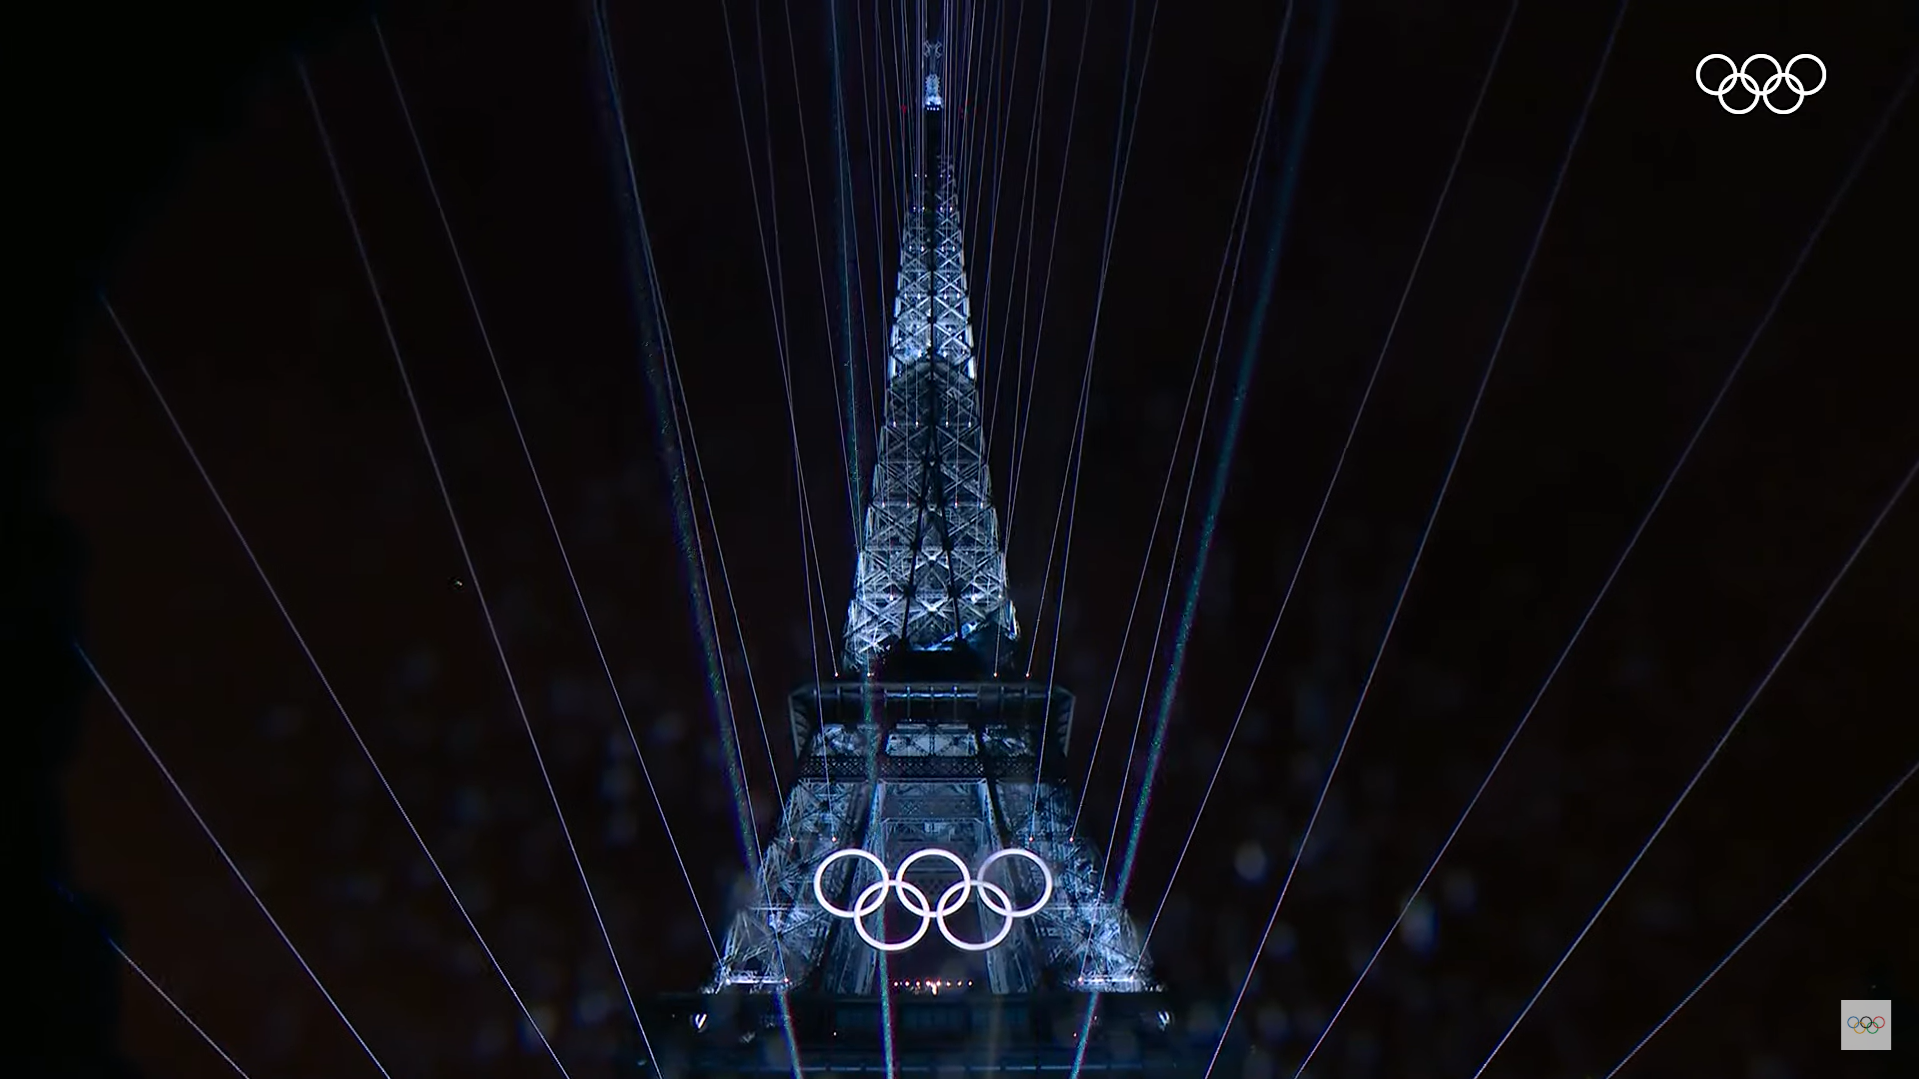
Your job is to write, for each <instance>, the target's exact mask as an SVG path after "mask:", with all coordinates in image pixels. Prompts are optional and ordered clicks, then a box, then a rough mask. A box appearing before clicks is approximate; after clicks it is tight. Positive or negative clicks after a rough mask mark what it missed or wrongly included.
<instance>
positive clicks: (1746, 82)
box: [1692, 52, 1826, 116]
mask: <svg viewBox="0 0 1919 1079" xmlns="http://www.w3.org/2000/svg"><path fill="white" fill-rule="evenodd" d="M1714 60H1724V61H1725V62H1726V66H1727V67H1729V68H1731V69H1732V71H1731V72H1730V73H1729V74H1727V75H1726V76H1725V77H1724V78H1722V79H1720V80H1719V82H1718V85H1717V86H1716V87H1713V86H1708V85H1706V65H1707V64H1709V63H1712V62H1713V61H1714ZM1754 60H1764V61H1765V62H1766V63H1768V64H1771V65H1772V74H1770V75H1767V76H1766V81H1765V82H1763V83H1761V82H1760V81H1759V80H1758V79H1755V78H1753V77H1752V76H1751V75H1750V74H1748V73H1747V72H1746V69H1747V68H1748V67H1751V66H1752V62H1753V61H1754ZM1801 60H1811V61H1812V62H1813V64H1814V65H1816V66H1817V67H1818V68H1819V85H1817V86H1813V87H1808V86H1807V85H1806V84H1805V83H1804V82H1801V81H1800V79H1799V76H1797V75H1794V74H1793V73H1792V68H1793V65H1794V64H1797V63H1798V62H1799V61H1801ZM1692 81H1693V82H1694V83H1695V84H1697V85H1698V87H1699V88H1700V89H1701V90H1704V91H1705V92H1706V93H1708V94H1710V95H1711V96H1713V97H1716V98H1718V99H1719V107H1720V108H1722V109H1725V110H1726V111H1727V112H1729V113H1732V114H1733V115H1735V116H1744V115H1745V114H1747V113H1749V112H1751V111H1752V110H1754V109H1756V108H1758V107H1759V103H1760V102H1762V101H1763V102H1765V103H1766V109H1767V111H1769V112H1772V113H1774V114H1776V115H1779V116H1785V115H1788V114H1790V113H1795V112H1798V111H1799V106H1801V105H1804V104H1805V103H1806V99H1807V98H1809V97H1811V96H1812V95H1814V94H1816V93H1818V92H1819V91H1821V90H1823V89H1825V87H1826V62H1825V61H1824V60H1821V59H1819V58H1818V57H1817V56H1814V55H1813V54H1811V53H1809V52H1802V53H1799V54H1798V55H1796V56H1794V57H1793V58H1792V59H1790V60H1787V61H1786V62H1785V63H1784V64H1781V63H1780V62H1779V61H1778V60H1777V59H1775V58H1773V57H1772V56H1769V55H1767V54H1766V53H1763V52H1756V53H1753V54H1752V55H1751V56H1748V57H1746V62H1745V63H1743V64H1735V63H1733V62H1732V57H1730V56H1727V55H1726V54H1725V53H1723V52H1716V53H1713V54H1711V55H1710V56H1707V57H1705V58H1704V59H1702V60H1700V61H1699V63H1698V64H1697V65H1695V66H1694V67H1693V69H1692ZM1735 86H1736V87H1738V88H1739V89H1741V90H1744V91H1745V92H1746V93H1749V94H1751V95H1752V102H1751V103H1750V104H1748V105H1747V106H1746V107H1745V108H1743V109H1735V108H1733V107H1732V105H1731V104H1729V103H1728V102H1727V101H1726V94H1727V93H1729V92H1730V91H1731V90H1732V89H1733V88H1734V87H1735ZM1781 86H1784V87H1785V88H1786V89H1788V90H1790V91H1792V92H1793V93H1795V94H1797V95H1798V100H1796V101H1794V102H1793V103H1792V107H1791V108H1789V109H1781V108H1778V107H1776V106H1774V105H1773V103H1772V92H1773V91H1774V90H1777V89H1779V88H1780V87H1781Z"/></svg>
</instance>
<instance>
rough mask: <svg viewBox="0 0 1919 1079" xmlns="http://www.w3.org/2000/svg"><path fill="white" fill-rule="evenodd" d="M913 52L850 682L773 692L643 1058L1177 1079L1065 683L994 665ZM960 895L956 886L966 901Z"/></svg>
mask: <svg viewBox="0 0 1919 1079" xmlns="http://www.w3.org/2000/svg"><path fill="white" fill-rule="evenodd" d="M923 55H924V56H925V57H926V59H927V62H928V63H927V66H928V70H927V71H925V72H923V75H924V77H925V86H926V88H927V94H926V97H925V99H924V100H923V102H922V105H923V111H922V113H921V119H922V121H923V122H922V124H921V127H922V132H921V136H920V138H921V140H922V142H921V145H922V146H924V147H927V148H928V153H927V154H926V155H924V157H925V159H926V160H927V161H928V162H929V166H928V167H925V168H924V169H923V170H922V174H921V177H920V180H919V183H918V185H917V190H918V191H919V192H920V193H921V194H922V195H925V194H926V193H927V192H929V191H930V192H931V197H930V198H927V197H920V198H916V200H915V203H914V205H913V206H912V207H911V209H910V212H909V213H908V215H907V220H906V222H905V225H904V228H903V229H902V233H901V240H900V271H899V277H898V285H897V288H898V292H897V296H896V298H895V301H894V307H893V325H892V332H891V335H890V337H889V339H888V353H887V369H886V370H887V381H886V394H885V414H884V416H883V417H882V419H881V423H880V425H879V431H878V437H879V453H878V463H877V465H876V466H875V468H874V471H873V486H872V490H871V493H870V498H869V501H868V503H867V505H866V507H865V517H864V528H863V533H862V535H861V536H860V538H859V544H860V546H859V558H858V563H857V569H856V572H855V580H854V593H853V599H852V603H851V605H850V608H849V610H848V615H847V623H846V633H845V639H844V649H845V661H846V662H845V669H846V670H848V671H849V672H850V677H848V678H846V679H844V680H839V681H824V682H819V683H815V684H811V685H806V686H802V687H801V688H799V689H798V690H796V691H794V693H793V694H792V695H791V697H790V698H789V717H790V721H791V726H792V736H793V745H794V749H795V752H796V754H797V756H798V769H797V776H796V778H795V781H794V784H793V788H792V792H791V794H790V795H789V796H788V797H787V799H786V804H785V811H784V815H783V816H782V817H781V819H780V821H779V824H778V829H777V832H776V833H775V835H774V836H773V838H772V841H771V842H769V843H768V844H767V845H766V847H765V851H764V855H763V857H762V858H761V859H760V863H759V866H758V875H757V877H756V878H755V879H754V881H753V882H752V893H751V897H750V899H749V900H748V901H747V902H745V903H743V904H742V905H741V906H739V907H738V908H737V909H736V910H735V912H734V913H733V915H732V918H731V922H730V924H729V926H728V928H727V931H726V934H725V941H724V946H723V949H722V955H721V957H720V959H719V961H718V963H717V964H716V965H715V968H714V971H713V977H712V979H711V981H710V982H709V983H708V984H707V985H706V987H705V989H704V990H703V991H702V992H701V993H699V994H687V995H685V996H683V997H661V998H656V1000H655V1001H654V1002H653V1011H654V1014H655V1016H656V1018H658V1019H659V1020H661V1021H660V1022H658V1023H657V1024H654V1023H649V1029H659V1030H663V1031H677V1032H679V1036H677V1037H676V1036H671V1035H669V1036H667V1037H666V1040H664V1041H662V1042H658V1043H656V1044H655V1045H654V1050H656V1051H657V1054H658V1059H657V1061H656V1062H655V1061H649V1062H648V1063H647V1064H646V1065H645V1067H647V1068H652V1067H658V1068H659V1069H661V1070H662V1071H663V1072H666V1073H668V1074H669V1075H673V1076H680V1075H744V1074H748V1073H757V1074H766V1075H769V1076H771V1075H791V1074H794V1072H793V1071H792V1069H791V1060H792V1058H790V1057H788V1056H787V1054H788V1053H792V1052H797V1053H798V1054H800V1058H801V1060H802V1061H803V1065H804V1071H805V1072H807V1073H813V1072H817V1071H822V1070H824V1071H833V1072H838V1071H841V1070H847V1071H873V1070H880V1069H881V1065H882V1062H884V1064H885V1065H886V1067H890V1068H892V1069H893V1070H895V1071H909V1072H921V1071H925V1072H931V1071H942V1072H943V1071H944V1070H950V1069H953V1068H958V1069H959V1070H961V1071H966V1072H983V1073H989V1074H991V1073H1000V1072H1018V1071H1035V1072H1037V1071H1068V1070H1072V1069H1074V1068H1075V1067H1076V1066H1077V1065H1076V1064H1075V1061H1076V1060H1077V1061H1080V1062H1081V1063H1083V1064H1084V1065H1085V1066H1086V1067H1088V1068H1091V1069H1093V1070H1097V1071H1103V1072H1112V1071H1121V1072H1125V1073H1127V1074H1129V1075H1133V1076H1144V1075H1148V1074H1151V1075H1167V1076H1175V1075H1179V1076H1185V1075H1197V1074H1198V1072H1197V1070H1196V1069H1195V1068H1194V1067H1193V1060H1194V1056H1193V1053H1192V1052H1190V1050H1191V1048H1192V1046H1191V1044H1190V1037H1189V1034H1188V1033H1187V1032H1182V1031H1180V1030H1179V1024H1178V1023H1177V1022H1176V1021H1175V1019H1174V1015H1175V1010H1174V1007H1175V1006H1174V1004H1173V1003H1172V1001H1171V999H1170V998H1169V997H1168V996H1167V995H1166V993H1165V992H1164V991H1163V990H1162V988H1161V987H1160V985H1159V984H1158V983H1157V981H1156V980H1155V977H1154V974H1153V967H1152V963H1151V962H1150V961H1149V959H1148V958H1147V956H1146V954H1145V952H1144V947H1143V942H1142V941H1141V939H1140V935H1139V932H1138V930H1137V928H1136V926H1135V925H1134V923H1133V921H1132V919H1131V918H1130V917H1129V916H1128V915H1127V913H1126V912H1125V911H1124V910H1123V909H1121V907H1120V906H1119V905H1118V904H1117V903H1115V902H1114V901H1113V900H1112V899H1111V898H1110V897H1109V896H1108V895H1107V894H1106V893H1105V891H1104V889H1103V882H1102V876H1103V874H1102V865H1103V860H1102V858H1101V856H1100V854H1099V852H1098V851H1097V850H1095V849H1094V848H1093V847H1092V846H1091V845H1089V844H1087V843H1086V842H1084V841H1082V840H1081V839H1080V838H1079V837H1077V836H1075V835H1073V834H1072V832H1071V824H1072V821H1073V818H1074V816H1075V814H1074V804H1073V799H1072V796H1071V795H1070V794H1069V792H1068V788H1067V783H1066V780H1065V774H1066V770H1065V767H1064V765H1065V758H1066V749H1067V745H1068V733H1069V731H1070V726H1071V720H1072V707H1073V698H1072V695H1071V694H1069V693H1067V692H1066V691H1065V690H1064V689H1061V688H1058V687H1056V686H1053V685H1051V684H1042V683H1034V682H1031V681H1029V680H1026V679H1025V678H1024V677H1022V676H1020V675H1017V674H1010V673H1005V672H1003V671H1002V667H1011V666H1012V664H1011V663H1010V659H1011V657H1012V656H1013V655H1014V654H1015V648H1016V647H1017V645H1018V643H1019V642H1018V640H1017V638H1018V623H1017V622H1016V620H1015V618H1014V613H1013V607H1012V603H1011V601H1010V600H1009V598H1008V596H1007V590H1006V566H1005V557H1004V555H1003V553H1002V550H1001V547H1000V537H999V522H998V517H997V515H996V514H995V512H994V510H993V507H992V505H991V502H990V494H991V490H990V484H989V480H988V474H987V463H986V455H985V446H984V439H983V437H982V433H981V429H980V399H979V391H978V387H977V385H976V380H977V376H978V368H977V365H976V362H975V357H974V352H973V335H972V328H971V326H970V322H969V320H970V318H971V313H970V308H969V305H968V301H967V292H966V288H967V285H966V273H965V263H964V258H963V256H962V252H961V232H960V226H959V206H958V203H957V192H958V190H959V185H958V184H957V183H956V182H955V181H954V178H953V170H952V168H951V166H950V163H949V162H946V161H943V160H939V159H938V158H936V157H935V156H934V155H933V154H932V153H931V148H934V147H938V146H939V145H940V140H939V137H938V122H939V119H940V110H941V108H942V101H941V98H940V95H939V94H938V88H939V85H940V83H939V81H938V74H939V72H938V71H937V70H935V68H936V67H937V63H938V60H939V55H940V54H939V50H938V49H937V47H929V48H927V49H926V50H925V51H924V53H923ZM929 661H930V662H929ZM929 851H930V852H931V853H929ZM1009 855H1010V856H1009ZM887 867H896V868H894V869H892V870H890V871H889V870H888V869H887ZM889 872H890V873H891V874H892V875H890V876H889V875H888V874H889ZM989 873H990V880H989V879H988V875H989ZM969 881H970V882H973V883H972V884H971V885H970V886H969V885H967V884H966V883H965V882H969ZM969 887H970V889H977V890H979V891H980V892H983V893H984V894H983V895H981V897H980V899H979V901H977V902H963V900H965V899H966V895H967V893H968V891H969ZM889 892H891V893H893V894H894V895H895V896H896V899H897V901H894V902H888V901H887V897H888V894H889ZM921 908H925V909H923V910H922V909H921ZM1009 912H1010V913H1009ZM949 921H950V922H951V923H952V924H950V925H949ZM935 922H937V928H938V930H939V931H938V932H937V933H929V932H926V929H927V927H928V926H929V925H933V924H934V923H935ZM906 940H910V941H911V943H910V945H898V946H896V942H900V941H906ZM875 941H878V942H881V944H884V945H886V947H880V946H876V944H875V943H874V942H875ZM955 942H958V943H955ZM1095 1001H1103V1003H1100V1004H1099V1006H1098V1011H1097V1013H1096V1017H1095V1018H1094V1019H1093V1020H1092V1021H1091V1025H1087V1026H1085V1027H1084V1029H1085V1030H1086V1031H1087V1032H1088V1034H1087V1039H1088V1040H1087V1041H1086V1044H1085V1045H1084V1046H1081V1045H1080V1039H1081V1037H1082V1034H1081V1024H1082V1020H1083V1019H1084V1017H1086V1016H1087V1015H1088V1014H1089V1012H1088V1008H1089V1007H1090V1006H1091V1005H1092V1004H1093V1003H1094V1002H1095ZM886 1016H890V1017H891V1018H890V1020H889V1019H886V1018H885V1017H886ZM687 1037H690V1038H691V1041H688V1040H685V1039H686V1038H687ZM1182 1039H1186V1040H1182ZM882 1043H884V1046H885V1049H884V1052H883V1053H882V1051H881V1048H880V1047H881V1044H882Z"/></svg>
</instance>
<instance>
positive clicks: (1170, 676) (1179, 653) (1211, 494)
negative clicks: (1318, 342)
mask: <svg viewBox="0 0 1919 1079" xmlns="http://www.w3.org/2000/svg"><path fill="white" fill-rule="evenodd" d="M1338 10H1339V5H1338V0H1322V2H1321V3H1320V5H1319V10H1318V21H1317V25H1316V26H1315V27H1314V32H1313V43H1312V49H1311V53H1310V55H1309V58H1308V60H1307V65H1306V72H1305V77H1304V80H1303V82H1302V83H1301V85H1300V91H1299V100H1298V101H1297V102H1296V103H1295V105H1294V117H1293V127H1292V132H1291V137H1290V138H1289V139H1288V141H1287V147H1286V155H1285V157H1284V159H1283V160H1282V161H1281V163H1280V171H1279V176H1278V180H1277V183H1276V185H1275V191H1274V200H1273V202H1274V216H1273V223H1272V226H1271V233H1270V235H1269V236H1268V237H1267V241H1266V259H1265V262H1264V265H1263V266H1262V267H1261V270H1260V277H1259V285H1258V291H1257V292H1256V293H1255V294H1254V299H1253V310H1252V315H1251V317H1250V320H1249V322H1248V324H1247V327H1246V330H1245V341H1246V343H1245V345H1244V347H1243V348H1242V349H1241V351H1240V357H1239V366H1238V369H1237V371H1236V372H1235V375H1234V381H1233V386H1232V389H1231V392H1230V396H1229V397H1228V398H1227V400H1228V404H1227V411H1226V423H1225V426H1224V427H1223V428H1222V430H1221V433H1220V442H1219V447H1218V449H1217V450H1216V451H1215V457H1216V460H1215V464H1214V466H1213V480H1212V485H1211V488H1210V490H1208V492H1207V497H1206V504H1205V507H1204V508H1203V509H1201V510H1200V517H1199V539H1198V541H1197V545H1196V547H1195V549H1194V553H1193V556H1192V568H1191V569H1190V570H1189V571H1188V574H1187V585H1186V595H1185V598H1184V599H1183V600H1182V602H1181V607H1180V613H1179V622H1178V624H1177V625H1176V626H1175V628H1174V630H1173V638H1172V654H1171V656H1170V657H1169V658H1168V660H1167V663H1166V673H1165V674H1164V675H1163V676H1162V680H1161V684H1160V696H1159V706H1158V709H1157V711H1156V712H1155V714H1154V716H1153V726H1152V733H1151V734H1150V735H1149V736H1148V738H1147V741H1146V763H1145V769H1144V773H1143V774H1142V775H1141V777H1140V781H1139V793H1138V794H1136V795H1135V796H1134V799H1133V814H1132V816H1133V819H1132V828H1131V831H1130V833H1129V834H1128V836H1127V838H1126V844H1125V853H1124V854H1123V855H1122V856H1121V859H1120V863H1119V873H1118V875H1117V876H1116V877H1115V879H1114V884H1113V892H1114V894H1115V895H1116V896H1119V897H1121V898H1122V899H1123V898H1124V897H1125V895H1126V889H1127V886H1128V885H1129V884H1131V883H1132V875H1133V865H1134V862H1135V860H1136V859H1137V858H1138V856H1139V836H1140V829H1141V827H1142V826H1143V825H1144V824H1145V822H1146V811H1147V808H1148V807H1149V806H1150V804H1151V802H1152V796H1153V782H1154V780H1155V779H1156V778H1157V777H1158V773H1159V766H1160V763H1161V761H1162V760H1163V759H1164V757H1165V752H1166V725H1167V724H1168V723H1169V722H1170V721H1171V719H1172V711H1173V700H1174V698H1175V697H1176V696H1177V694H1178V692H1179V679H1180V675H1181V673H1182V672H1183V670H1184V667H1185V659H1186V648H1187V646H1188V645H1189V644H1190V643H1191V642H1192V635H1193V623H1194V620H1195V619H1196V618H1197V617H1198V615H1199V598H1200V592H1201V589H1202V585H1203V584H1204V581H1205V577H1206V564H1207V560H1208V556H1209V555H1210V554H1211V551H1212V547H1213V537H1214V534H1215V533H1216V531H1217V529H1218V527H1219V519H1220V512H1221V508H1222V506H1223V505H1224V503H1225V500H1226V488H1227V482H1228V480H1229V479H1230V478H1231V476H1232V465H1233V456H1234V451H1235V450H1236V449H1237V448H1238V444H1239V436H1240V433H1241V431H1242V429H1243V424H1244V421H1245V417H1246V400H1247V398H1248V397H1249V396H1250V395H1251V393H1252V383H1253V375H1254V373H1255V372H1256V371H1257V370H1258V367H1259V356H1260V351H1261V346H1262V345H1263V344H1264V339H1265V331H1266V319H1267V316H1268V314H1269V313H1270V312H1271V309H1272V303H1273V293H1274V290H1275V288H1276V286H1277V284H1278V279H1279V263H1280V255H1281V253H1282V251H1283V250H1284V249H1285V239H1286V225H1287V222H1288V220H1289V218H1290V216H1291V213H1292V208H1293V196H1294V194H1295V193H1296V192H1297V191H1298V184H1299V173H1300V170H1301V168H1302V167H1303V162H1304V158H1305V155H1306V146H1307V136H1308V133H1309V132H1310V131H1311V130H1312V118H1313V109H1314V106H1315V105H1316V104H1318V97H1319V87H1320V82H1321V79H1322V77H1323V76H1324V74H1325V70H1326V62H1327V60H1328V59H1329V58H1330V56H1331V53H1332V38H1333V24H1334V20H1335V18H1336V16H1337V13H1338ZM1291 13H1292V5H1290V4H1289V5H1288V6H1287V17H1288V19H1289V20H1290V18H1291ZM1284 49H1285V37H1284V34H1283V33H1282V35H1281V41H1280V49H1279V51H1281V52H1283V51H1284Z"/></svg>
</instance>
